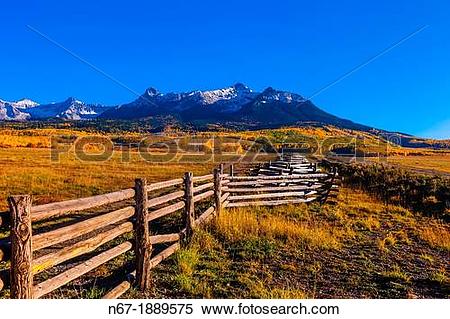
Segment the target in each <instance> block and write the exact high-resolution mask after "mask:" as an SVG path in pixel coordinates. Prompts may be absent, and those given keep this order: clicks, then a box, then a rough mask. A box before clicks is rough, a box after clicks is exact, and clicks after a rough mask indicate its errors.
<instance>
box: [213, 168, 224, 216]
mask: <svg viewBox="0 0 450 319" xmlns="http://www.w3.org/2000/svg"><path fill="white" fill-rule="evenodd" d="M221 179H222V176H221V174H220V170H219V169H217V168H215V169H214V203H215V207H216V216H217V217H218V216H219V215H220V212H221V210H222V202H221V200H220V198H221V197H222V180H221Z"/></svg>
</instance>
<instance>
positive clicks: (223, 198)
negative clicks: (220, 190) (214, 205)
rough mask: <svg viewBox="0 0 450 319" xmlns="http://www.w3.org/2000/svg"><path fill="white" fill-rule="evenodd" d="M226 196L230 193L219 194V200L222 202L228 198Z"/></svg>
mask: <svg viewBox="0 0 450 319" xmlns="http://www.w3.org/2000/svg"><path fill="white" fill-rule="evenodd" d="M228 197H230V193H225V194H223V195H222V196H220V202H221V203H223V202H224V201H226V200H227V199H228ZM222 208H223V207H222Z"/></svg>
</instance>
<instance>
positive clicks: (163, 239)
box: [150, 233, 180, 245]
mask: <svg viewBox="0 0 450 319" xmlns="http://www.w3.org/2000/svg"><path fill="white" fill-rule="evenodd" d="M177 240H180V234H178V233H172V234H162V235H153V236H150V242H151V243H152V245H156V244H163V243H170V242H173V241H177Z"/></svg>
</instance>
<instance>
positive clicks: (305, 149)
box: [51, 135, 400, 163]
mask: <svg viewBox="0 0 450 319" xmlns="http://www.w3.org/2000/svg"><path fill="white" fill-rule="evenodd" d="M397 143H400V141H399V140H398V138H396V139H395V144H397ZM395 144H394V143H393V142H390V141H389V140H381V139H379V140H378V141H377V140H374V139H367V138H361V136H340V137H327V138H323V139H319V138H315V137H307V136H305V137H302V138H296V139H295V140H294V141H292V140H288V139H285V140H281V141H274V140H272V139H270V138H267V137H264V136H261V137H257V138H254V139H245V138H243V137H238V136H233V137H221V136H195V135H193V136H181V137H164V136H148V137H145V138H141V139H139V140H137V141H132V142H129V141H126V140H125V139H124V140H121V139H120V138H111V137H108V136H97V135H92V136H82V137H67V136H52V138H51V161H52V162H59V161H60V160H61V159H62V158H63V157H64V156H74V157H75V158H76V159H77V160H79V161H81V162H103V161H108V160H111V159H112V158H113V157H114V158H118V160H119V161H120V162H123V163H127V162H131V161H135V160H141V161H146V162H151V163H169V162H176V163H199V162H200V163H201V162H205V163H206V162H226V161H233V162H252V163H255V162H265V161H267V160H268V159H270V157H276V156H279V155H281V154H282V153H283V152H296V153H298V154H303V155H305V156H307V155H314V156H327V157H341V158H345V159H347V160H348V161H355V160H358V161H361V160H364V159H366V158H371V159H373V158H377V159H378V160H380V159H381V160H382V159H386V158H387V157H388V156H389V154H390V152H391V151H390V148H393V147H395Z"/></svg>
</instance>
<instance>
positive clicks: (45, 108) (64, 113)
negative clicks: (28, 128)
mask: <svg viewBox="0 0 450 319" xmlns="http://www.w3.org/2000/svg"><path fill="white" fill-rule="evenodd" d="M104 110H105V107H104V106H101V105H93V104H85V103H84V102H82V101H79V100H77V99H75V98H73V97H71V98H68V99H67V100H65V101H64V102H59V103H51V104H43V105H39V106H37V107H34V108H32V109H29V110H28V113H29V114H30V115H31V119H33V120H38V119H49V118H60V119H64V120H82V119H90V118H95V117H97V116H98V115H99V114H100V113H102V112H103V111H104Z"/></svg>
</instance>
